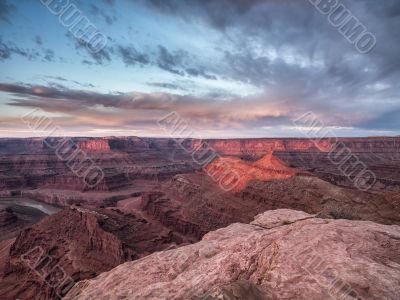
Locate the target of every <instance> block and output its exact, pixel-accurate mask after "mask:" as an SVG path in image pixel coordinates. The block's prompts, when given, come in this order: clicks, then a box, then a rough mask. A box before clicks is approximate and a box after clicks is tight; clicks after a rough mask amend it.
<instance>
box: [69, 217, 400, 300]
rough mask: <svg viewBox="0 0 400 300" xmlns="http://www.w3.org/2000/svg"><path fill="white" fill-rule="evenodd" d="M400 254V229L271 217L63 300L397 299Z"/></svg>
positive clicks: (119, 270) (129, 266) (120, 270)
mask: <svg viewBox="0 0 400 300" xmlns="http://www.w3.org/2000/svg"><path fill="white" fill-rule="evenodd" d="M399 253H400V227H399V226H386V225H380V224H376V223H373V222H360V221H349V220H326V219H318V218H315V217H314V216H312V215H307V214H304V213H303V212H297V211H292V210H278V211H269V212H266V213H264V214H262V215H260V216H258V217H256V219H255V221H254V222H253V223H251V224H240V223H236V224H232V225H230V226H228V227H226V228H223V229H220V230H217V231H214V232H210V233H208V234H207V235H205V236H204V238H203V239H202V241H201V242H199V243H196V244H193V245H189V246H184V247H181V248H179V249H176V250H170V251H162V252H158V253H154V254H152V255H150V256H147V257H145V258H143V259H140V260H138V261H135V262H128V263H124V264H122V265H120V266H118V267H116V268H114V269H113V270H111V271H109V272H105V273H103V274H101V275H99V276H98V277H96V278H94V279H92V280H85V281H81V282H79V283H78V284H77V285H76V286H75V287H74V288H73V289H72V290H71V291H70V292H69V293H68V294H67V296H66V298H65V299H68V300H69V299H82V300H83V299H84V300H87V299H105V298H107V299H149V300H150V299H157V300H158V299H179V300H180V299H228V298H227V297H229V296H235V297H236V298H229V299H307V300H313V299H315V300H320V299H329V298H331V297H333V298H337V299H350V298H351V299H393V300H394V299H397V298H398V295H399V294H400V285H399V280H398V278H400V255H399ZM377 274H379V276H377ZM138 278H140V280H138Z"/></svg>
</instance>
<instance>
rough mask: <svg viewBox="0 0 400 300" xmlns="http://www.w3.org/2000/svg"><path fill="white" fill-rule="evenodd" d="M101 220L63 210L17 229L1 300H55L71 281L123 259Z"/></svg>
mask: <svg viewBox="0 0 400 300" xmlns="http://www.w3.org/2000/svg"><path fill="white" fill-rule="evenodd" d="M102 217H103V216H101V215H98V214H95V213H88V212H80V211H78V210H76V209H75V210H65V211H63V212H61V213H59V214H56V215H53V216H51V217H48V218H45V219H44V220H43V221H42V222H40V223H38V224H36V225H33V226H32V227H30V228H27V229H25V230H23V231H22V232H21V233H20V234H19V235H18V237H17V238H16V241H15V242H14V243H13V245H12V246H11V249H10V254H9V260H8V263H7V265H6V268H5V272H4V273H5V275H4V278H2V279H1V281H0V298H2V299H17V298H20V299H57V298H59V297H60V296H62V295H63V293H65V291H66V290H68V288H70V285H71V284H73V283H74V282H75V281H79V280H81V279H85V278H91V277H93V276H95V275H97V274H100V273H101V272H104V271H107V270H110V269H111V268H113V267H115V266H117V265H119V264H120V263H122V262H124V261H125V257H126V255H127V253H125V251H124V248H123V245H122V243H121V242H120V241H119V240H118V239H117V238H116V237H115V236H113V235H112V234H110V233H108V232H106V231H104V230H103V229H101V227H100V226H99V222H100V219H101V218H102Z"/></svg>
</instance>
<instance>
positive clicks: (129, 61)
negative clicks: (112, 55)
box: [117, 45, 150, 66]
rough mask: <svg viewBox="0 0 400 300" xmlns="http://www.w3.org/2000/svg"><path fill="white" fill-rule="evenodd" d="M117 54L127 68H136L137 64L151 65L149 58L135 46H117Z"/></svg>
mask: <svg viewBox="0 0 400 300" xmlns="http://www.w3.org/2000/svg"><path fill="white" fill-rule="evenodd" d="M117 52H118V54H119V55H120V57H121V59H122V61H123V62H124V63H125V65H126V66H135V65H137V64H140V65H147V64H149V63H150V60H149V57H148V56H147V55H146V54H145V53H141V52H139V51H138V50H136V49H135V47H134V46H132V45H130V46H125V47H124V46H122V45H119V46H117Z"/></svg>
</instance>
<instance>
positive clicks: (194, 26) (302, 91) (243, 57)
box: [0, 0, 400, 137]
mask: <svg viewBox="0 0 400 300" xmlns="http://www.w3.org/2000/svg"><path fill="white" fill-rule="evenodd" d="M53 1H55V2H60V3H61V2H64V3H72V4H75V5H76V7H77V8H78V9H79V10H80V11H81V12H82V13H83V15H84V16H85V17H87V18H88V20H90V22H92V23H93V24H94V25H95V27H96V28H97V29H98V31H99V32H100V33H101V34H103V35H104V36H105V37H106V38H107V44H106V46H105V48H104V49H103V50H102V51H100V52H99V53H98V54H96V55H94V54H93V53H91V52H90V51H89V50H88V49H87V48H86V47H84V46H83V45H82V41H80V40H79V39H77V38H75V37H74V36H73V35H72V34H71V33H69V29H68V28H67V27H65V26H63V25H62V24H61V23H60V21H59V18H58V16H57V15H54V14H52V13H51V12H50V11H49V9H48V8H47V7H46V6H45V5H43V4H42V3H41V2H40V1H34V0H21V1H11V0H7V1H2V2H1V4H0V11H1V13H0V118H1V119H0V136H35V135H37V134H39V135H40V134H43V133H37V132H33V131H32V130H30V129H28V128H26V126H24V124H21V121H20V118H21V116H22V115H24V114H26V113H28V112H29V111H31V110H33V109H40V110H41V113H43V114H44V115H46V116H47V117H49V118H51V119H52V120H53V121H54V123H56V124H57V125H59V126H60V127H61V128H63V130H64V131H65V133H66V134H68V135H80V136H106V135H142V136H163V135H165V132H163V131H161V130H160V128H159V127H158V126H157V120H158V119H159V118H162V117H163V116H164V115H165V114H167V113H169V112H170V111H177V112H178V113H179V114H180V115H181V116H182V118H184V119H186V120H188V121H189V123H190V125H191V127H193V129H194V130H195V131H196V133H197V135H198V136H202V137H275V136H302V132H301V130H299V128H296V127H295V126H294V125H293V120H294V119H295V118H297V117H298V116H300V115H302V114H304V113H306V112H308V111H312V112H314V113H315V114H316V115H317V116H318V117H319V118H320V119H321V120H322V122H323V124H324V125H325V126H327V127H328V128H331V129H333V130H334V132H335V133H336V134H337V135H338V136H367V135H397V134H399V132H400V128H399V127H400V126H399V125H400V123H399V121H398V120H399V118H398V112H400V101H399V94H400V92H399V80H398V79H399V70H400V65H399V61H400V60H399V57H398V56H399V54H398V51H397V50H395V49H399V48H398V46H399V45H400V40H399V34H398V33H399V32H398V31H399V29H398V28H400V26H398V25H400V20H399V19H400V18H399V16H400V13H399V9H398V6H399V5H398V3H397V2H396V1H390V0H385V1H383V2H382V4H380V5H379V7H378V6H377V5H376V4H375V2H373V1H352V2H350V1H343V2H344V3H345V4H346V5H347V6H348V7H349V8H350V10H351V12H352V13H353V14H354V15H356V16H357V17H358V18H359V19H360V20H361V21H362V22H363V23H364V24H365V25H366V26H367V27H368V29H369V30H370V31H371V32H373V33H374V34H375V35H376V37H377V46H376V47H375V48H374V49H373V50H372V51H371V53H368V54H360V53H358V52H357V51H356V49H354V47H353V45H351V44H350V43H348V42H347V41H346V40H345V39H344V37H343V36H341V35H340V34H339V33H338V32H337V30H336V31H335V29H334V28H332V26H331V25H330V24H329V22H328V20H327V18H326V17H325V16H323V15H321V14H320V13H319V12H318V11H316V9H315V8H314V7H313V6H312V5H311V4H310V3H308V1H306V0H305V1H286V2H283V1H273V0H268V1H260V0H251V1H241V0H221V1H212V0H205V1H200V0H199V1H197V0H189V1H183V0H182V1H180V0H169V1H161V0H137V1H134V0H126V1H125V0H120V1H118V0H116V1H112V0H99V1H66V0H64V1H60V0H53ZM53 1H51V0H49V1H48V2H49V3H50V2H53ZM43 2H45V1H43ZM53 4H54V3H53ZM368 5H369V7H371V6H374V5H376V6H377V7H376V9H366V8H367V7H368ZM38 91H39V92H38ZM122 98H123V101H122V100H121V99H122Z"/></svg>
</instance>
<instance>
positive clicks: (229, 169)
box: [205, 151, 306, 192]
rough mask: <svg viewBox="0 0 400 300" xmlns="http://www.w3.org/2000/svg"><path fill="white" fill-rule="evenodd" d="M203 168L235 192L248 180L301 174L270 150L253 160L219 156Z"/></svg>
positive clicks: (278, 178) (268, 179)
mask: <svg viewBox="0 0 400 300" xmlns="http://www.w3.org/2000/svg"><path fill="white" fill-rule="evenodd" d="M205 170H206V172H207V174H209V175H210V176H211V177H213V178H214V180H215V181H217V182H218V183H219V184H220V185H222V187H226V188H229V190H232V191H235V192H239V191H241V190H243V189H244V188H245V187H246V186H247V185H248V184H249V182H250V181H271V180H282V179H287V178H290V177H292V176H295V175H298V174H301V172H300V171H298V170H296V169H293V168H290V167H288V166H286V165H285V163H283V162H282V161H281V160H280V159H278V158H277V157H275V156H274V155H273V153H272V151H269V152H268V153H267V154H266V155H265V156H263V157H262V158H261V159H259V160H257V161H255V162H247V161H243V160H241V159H240V158H237V157H219V158H217V159H215V160H214V161H212V162H211V163H210V164H208V165H207V166H206V168H205ZM303 173H304V174H306V173H305V172H303ZM225 176H226V177H225ZM229 176H231V177H232V179H230V178H229ZM226 178H227V179H226ZM229 180H230V181H229ZM224 181H229V182H228V183H225V182H224Z"/></svg>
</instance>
